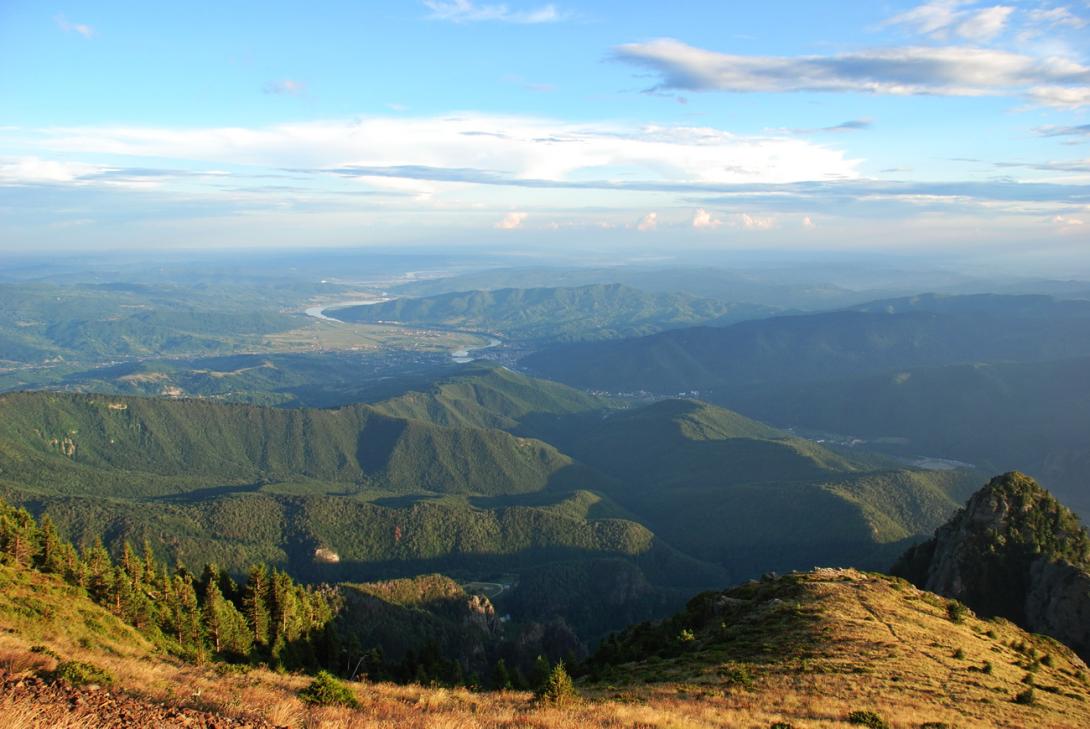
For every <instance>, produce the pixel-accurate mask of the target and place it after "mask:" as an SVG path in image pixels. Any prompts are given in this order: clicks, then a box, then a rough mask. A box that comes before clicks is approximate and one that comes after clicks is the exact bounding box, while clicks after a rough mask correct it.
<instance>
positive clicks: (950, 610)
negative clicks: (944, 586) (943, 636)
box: [946, 600, 969, 623]
mask: <svg viewBox="0 0 1090 729" xmlns="http://www.w3.org/2000/svg"><path fill="white" fill-rule="evenodd" d="M968 611H969V609H968V608H967V607H965V606H964V605H962V604H961V603H960V602H958V601H957V600H951V601H950V602H948V603H946V617H948V618H950V622H953V623H960V622H962V621H964V620H965V613H967V612H968Z"/></svg>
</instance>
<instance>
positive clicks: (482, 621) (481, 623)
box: [466, 595, 500, 635]
mask: <svg viewBox="0 0 1090 729" xmlns="http://www.w3.org/2000/svg"><path fill="white" fill-rule="evenodd" d="M466 623H467V624H469V625H475V626H477V627H478V628H480V629H481V630H483V631H484V632H486V633H489V634H492V635H495V634H497V633H499V630H500V620H499V617H498V616H497V615H496V608H495V607H494V606H493V605H492V601H491V600H489V599H488V598H487V597H485V596H484V595H470V596H469V597H468V598H467V599H466Z"/></svg>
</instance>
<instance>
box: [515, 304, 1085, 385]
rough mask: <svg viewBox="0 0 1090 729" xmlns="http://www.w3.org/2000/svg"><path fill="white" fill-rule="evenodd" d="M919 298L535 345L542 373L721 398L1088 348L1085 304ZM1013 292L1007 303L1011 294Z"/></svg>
mask: <svg viewBox="0 0 1090 729" xmlns="http://www.w3.org/2000/svg"><path fill="white" fill-rule="evenodd" d="M961 298H962V297H947V298H938V299H931V301H935V302H937V304H936V305H935V306H933V307H932V308H927V307H926V306H924V304H923V301H924V300H922V299H918V300H916V305H915V306H910V305H908V304H907V303H905V304H901V305H900V306H895V305H893V304H889V303H885V302H883V304H882V305H881V306H875V307H874V308H873V309H871V308H868V307H862V308H860V309H857V310H852V311H835V312H827V313H821V314H810V315H805V316H781V317H775V318H771V319H763V320H758V321H747V322H742V323H739V324H734V325H733V326H729V327H723V328H712V327H694V328H689V329H680V330H676V331H669V332H663V333H660V334H655V335H651V336H647V337H641V338H637V339H627V340H622V341H619V342H590V343H580V344H573V345H568V346H564V347H557V348H555V349H551V350H546V351H543V352H538V353H535V354H532V355H530V356H528V357H526V358H525V359H524V360H523V363H524V364H525V365H526V366H527V367H528V368H530V369H531V370H532V371H534V372H537V373H540V374H541V375H543V376H545V377H550V378H552V379H556V380H559V381H561V382H566V383H568V384H572V385H576V386H579V387H589V388H594V389H599V390H606V391H610V392H621V391H637V390H646V391H649V392H654V393H666V394H670V393H676V392H687V391H690V390H699V391H701V394H702V396H704V397H705V398H710V399H713V400H715V401H717V402H725V400H724V398H726V397H729V396H730V395H732V394H733V393H736V392H739V391H741V390H744V389H745V388H748V387H752V386H754V385H767V386H777V385H782V384H789V383H803V382H822V381H825V380H831V379H842V378H845V377H849V376H856V375H865V374H877V373H882V372H891V371H898V370H904V369H908V368H913V367H929V366H940V365H948V364H961V363H971V362H988V361H1022V362H1036V361H1042V360H1049V359H1060V358H1064V357H1075V356H1085V355H1087V354H1090V302H1068V301H1056V300H1053V299H1050V298H1044V297H1028V298H1029V299H1030V301H1028V302H1027V301H1025V299H1026V298H1027V297H989V298H987V299H986V301H987V302H988V303H989V305H988V306H985V302H982V301H981V300H980V299H979V298H977V297H965V298H968V299H971V301H968V302H964V301H962V302H961V305H960V306H959V305H957V304H958V302H959V301H960V300H961ZM1012 300H1013V301H1012Z"/></svg>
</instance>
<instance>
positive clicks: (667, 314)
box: [332, 284, 770, 342]
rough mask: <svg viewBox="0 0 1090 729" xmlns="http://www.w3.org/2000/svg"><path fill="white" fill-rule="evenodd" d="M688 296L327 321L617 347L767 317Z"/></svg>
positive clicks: (401, 304) (606, 291)
mask: <svg viewBox="0 0 1090 729" xmlns="http://www.w3.org/2000/svg"><path fill="white" fill-rule="evenodd" d="M769 311H770V310H769V309H768V308H767V307H759V306H752V305H731V304H725V303H723V302H721V301H715V300H712V299H701V298H697V297H695V296H690V295H688V294H678V293H648V292H646V291H640V290H638V289H634V288H630V287H628V286H621V285H619V284H593V285H588V286H579V287H576V288H555V287H549V288H544V287H543V288H501V289H496V290H484V291H481V290H478V291H457V292H451V293H442V294H438V295H434V296H423V297H421V298H399V299H394V300H392V301H386V302H382V303H379V304H370V305H366V306H354V307H346V308H343V309H337V310H335V312H334V313H333V314H332V315H333V316H335V317H336V318H338V319H340V320H341V321H348V322H372V323H373V322H398V323H403V324H414V325H426V326H439V327H446V328H453V329H469V330H480V331H488V332H493V333H495V334H497V335H498V336H501V337H503V338H504V339H508V340H513V341H535V342H541V341H561V342H563V341H582V340H598V339H619V338H621V337H632V336H639V335H642V334H651V333H653V332H657V331H662V330H664V329H673V328H676V327H680V326H691V325H693V324H702V323H706V322H729V321H738V320H740V319H747V318H753V317H756V316H762V315H766V314H768V313H769Z"/></svg>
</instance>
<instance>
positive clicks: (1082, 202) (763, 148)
mask: <svg viewBox="0 0 1090 729" xmlns="http://www.w3.org/2000/svg"><path fill="white" fill-rule="evenodd" d="M1088 56H1090V3H1088V2H1087V1H1086V0H1067V1H1066V2H1046V1H1040V2H1038V1H1037V0H1033V1H1030V2H1002V0H989V2H985V3H980V2H970V1H958V0H938V1H934V2H924V3H919V2H873V3H859V2H839V3H835V2H822V3H814V2H776V1H774V0H769V1H767V2H760V3H743V2H729V3H724V2H707V3H704V2H685V3H676V4H672V5H667V4H664V3H659V2H591V1H590V0H573V1H572V2H555V3H541V2H521V1H516V0H511V1H510V2H506V3H499V2H490V1H486V0H481V1H479V2H478V1H477V0H431V1H428V2H416V1H414V0H401V1H399V2H351V3H349V2H345V3H339V2H321V3H309V4H301V3H276V2H262V3H246V2H231V3H222V2H216V3H203V2H190V3H186V4H177V5H168V4H165V3H135V2H131V3H122V2H102V1H100V2H93V3H91V2H87V3H79V2H67V3H64V4H58V5H53V4H51V3H48V2H41V1H40V0H37V1H35V2H19V1H18V0H6V2H2V3H0V69H2V73H0V100H2V101H0V247H2V248H4V249H7V250H15V251H42V250H48V249H51V248H55V249H58V250H59V249H78V248H93V249H109V248H145V249H154V248H157V247H210V246H231V247H236V246H259V245H270V246H299V247H302V246H309V245H314V246H327V245H360V246H367V245H375V246H389V245H406V246H409V245H429V246H439V245H448V246H452V247H454V246H460V245H461V246H466V245H472V246H483V247H496V248H498V249H503V250H515V251H517V250H520V249H526V250H542V249H545V250H548V249H577V248H580V247H584V248H587V249H595V250H606V251H608V250H622V251H623V250H631V251H635V250H639V251H646V250H654V249H663V250H668V249H670V248H672V247H678V246H681V247H685V248H696V249H699V248H709V249H725V250H726V249H732V248H747V249H752V248H762V247H767V248H778V249H783V248H803V249H814V250H817V249H830V248H845V249H866V250H875V249H882V250H884V249H890V250H910V251H928V250H943V251H947V250H952V249H955V250H969V251H974V250H975V251H980V252H988V251H1001V250H1009V249H1016V248H1019V247H1027V246H1031V247H1034V248H1039V249H1040V250H1042V251H1050V252H1055V253H1057V254H1058V255H1068V254H1071V255H1084V254H1085V250H1084V249H1085V248H1086V246H1087V244H1088V243H1090V58H1088Z"/></svg>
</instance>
